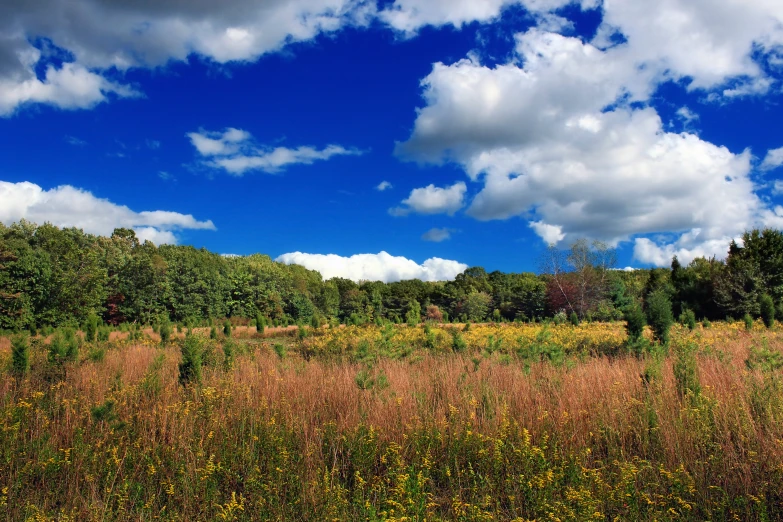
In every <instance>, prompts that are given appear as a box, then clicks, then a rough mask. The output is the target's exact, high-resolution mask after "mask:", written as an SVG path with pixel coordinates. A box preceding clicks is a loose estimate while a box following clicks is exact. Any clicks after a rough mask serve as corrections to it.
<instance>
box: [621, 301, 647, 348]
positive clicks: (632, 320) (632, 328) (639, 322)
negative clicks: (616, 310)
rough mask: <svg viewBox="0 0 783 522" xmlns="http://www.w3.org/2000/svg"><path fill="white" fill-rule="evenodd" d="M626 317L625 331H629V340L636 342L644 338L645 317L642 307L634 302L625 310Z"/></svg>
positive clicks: (624, 315)
mask: <svg viewBox="0 0 783 522" xmlns="http://www.w3.org/2000/svg"><path fill="white" fill-rule="evenodd" d="M623 318H624V319H625V331H626V332H627V333H628V340H629V341H630V342H636V341H638V340H640V339H641V338H642V334H643V333H644V325H645V322H646V321H645V318H644V313H643V312H642V308H641V307H640V306H639V305H638V304H632V305H629V306H627V307H626V308H625V311H624V312H623Z"/></svg>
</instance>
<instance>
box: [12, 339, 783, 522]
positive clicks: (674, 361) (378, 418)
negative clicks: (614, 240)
mask: <svg viewBox="0 0 783 522" xmlns="http://www.w3.org/2000/svg"><path fill="white" fill-rule="evenodd" d="M237 330H239V331H235V332H233V333H232V336H233V337H232V341H231V342H232V343H233V344H232V347H231V349H230V350H229V352H228V353H230V354H231V357H232V359H233V360H232V361H231V364H226V363H225V361H224V358H225V357H226V355H225V354H226V352H225V351H224V350H223V349H221V348H222V346H221V345H222V344H223V343H224V342H225V340H224V339H222V338H221V339H219V340H217V341H213V340H209V339H207V337H208V336H209V331H208V329H207V330H206V331H205V332H200V333H198V334H197V335H199V336H201V337H203V342H202V350H203V352H202V354H201V355H202V360H203V362H204V368H203V372H202V376H201V383H200V384H190V385H188V386H184V387H183V386H180V385H179V384H178V380H179V369H178V365H179V363H180V360H181V355H180V346H181V344H182V340H181V337H182V335H179V336H177V335H172V337H173V339H172V340H171V341H170V342H169V343H168V344H166V345H165V346H163V347H161V346H160V342H159V339H158V338H156V337H155V336H154V334H151V332H149V333H148V334H147V335H146V336H145V339H144V340H142V341H130V340H129V339H126V340H123V339H122V338H121V337H122V336H119V337H118V336H117V335H114V336H113V340H112V341H109V342H103V343H95V344H92V345H84V346H82V347H81V348H80V350H79V360H78V361H75V362H65V363H63V364H62V367H60V368H56V369H53V368H52V363H49V362H47V349H46V345H45V341H44V340H35V341H34V342H33V346H32V348H31V368H32V369H31V372H30V373H29V374H28V375H27V376H26V377H25V378H23V379H15V378H13V377H11V376H10V374H9V373H5V374H4V377H3V379H2V380H1V381H0V519H5V520H26V519H30V520H80V521H81V520H85V521H93V520H95V521H97V520H615V519H617V520H733V519H739V520H778V519H781V518H783V510H782V509H783V508H781V506H783V496H781V495H783V393H781V392H783V381H782V380H781V377H782V376H781V375H780V373H781V367H782V366H783V353H782V352H781V351H782V350H783V339H782V338H781V332H780V331H777V330H763V329H762V328H756V329H755V330H754V331H751V332H746V331H744V326H742V327H741V328H740V327H739V326H738V325H727V324H720V325H719V324H714V325H712V327H711V328H709V329H702V328H697V329H696V330H695V331H689V330H686V329H680V328H678V329H675V330H674V331H673V339H672V344H671V346H670V347H669V349H668V352H667V351H664V350H661V349H656V350H653V351H652V352H651V353H646V354H644V355H642V356H639V357H636V356H633V355H628V354H625V353H624V351H623V349H622V343H623V341H624V333H623V327H622V325H621V324H583V325H580V326H576V327H574V326H570V325H568V326H567V325H562V326H557V327H553V326H548V327H542V326H541V325H504V326H472V327H470V328H469V329H468V330H467V331H463V330H464V329H463V328H461V327H460V328H459V329H452V328H438V327H427V328H425V327H416V328H410V327H384V328H378V327H362V328H359V327H350V328H342V329H335V330H329V329H322V330H319V331H316V332H313V331H308V332H306V334H305V333H304V332H299V331H297V330H296V329H293V330H292V331H291V332H286V334H287V335H285V336H280V335H279V334H278V333H275V332H270V333H268V334H267V337H259V336H257V335H254V333H253V332H252V331H250V330H248V331H244V332H243V331H241V330H240V329H237ZM251 330H252V329H251ZM457 335H458V336H459V338H461V339H462V344H460V343H455V341H454V339H455V337H456V336H457ZM300 337H301V338H300ZM455 350H456V351H455ZM10 359H11V356H10V343H9V342H8V341H7V340H3V341H2V342H0V367H2V368H6V367H7V366H8V365H9V364H10ZM689 379H690V380H689ZM694 379H695V382H696V383H697V384H698V387H694V386H693V382H694ZM689 382H690V383H691V384H690V385H689V384H688V383H689Z"/></svg>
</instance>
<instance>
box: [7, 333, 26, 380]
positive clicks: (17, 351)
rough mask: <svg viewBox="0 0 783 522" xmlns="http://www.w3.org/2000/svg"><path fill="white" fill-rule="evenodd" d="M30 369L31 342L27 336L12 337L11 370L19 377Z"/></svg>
mask: <svg viewBox="0 0 783 522" xmlns="http://www.w3.org/2000/svg"><path fill="white" fill-rule="evenodd" d="M29 369H30V344H29V342H28V340H27V337H25V336H23V335H17V336H15V337H14V338H13V339H11V372H12V373H13V374H14V376H16V377H17V378H21V377H24V375H25V374H26V373H27V372H28V370H29Z"/></svg>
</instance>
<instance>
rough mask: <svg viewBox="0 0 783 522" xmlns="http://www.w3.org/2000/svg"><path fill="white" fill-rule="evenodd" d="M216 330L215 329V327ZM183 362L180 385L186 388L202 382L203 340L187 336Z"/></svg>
mask: <svg viewBox="0 0 783 522" xmlns="http://www.w3.org/2000/svg"><path fill="white" fill-rule="evenodd" d="M213 328H214V327H213ZM181 351H182V361H181V362H180V363H179V383H180V384H181V385H183V386H186V385H187V384H190V383H196V384H197V383H200V382H201V352H202V346H201V340H200V339H199V338H198V337H197V336H195V335H187V336H186V337H185V342H183V343H182V350H181Z"/></svg>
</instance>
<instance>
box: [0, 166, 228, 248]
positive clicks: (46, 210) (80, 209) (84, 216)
mask: <svg viewBox="0 0 783 522" xmlns="http://www.w3.org/2000/svg"><path fill="white" fill-rule="evenodd" d="M20 219H27V220H28V221H32V222H35V223H38V224H43V223H45V222H49V223H52V224H53V225H56V226H59V227H76V228H81V229H83V230H84V231H85V232H87V233H90V234H99V235H105V236H108V235H111V233H112V232H113V231H114V229H115V228H120V227H124V228H132V229H134V230H135V231H136V235H137V236H138V237H139V239H140V240H141V241H144V240H147V239H149V240H150V241H152V242H153V243H157V244H161V243H171V244H174V243H176V242H177V238H176V236H175V234H174V233H175V232H176V231H178V230H215V225H214V224H213V223H212V221H198V220H197V219H196V218H194V217H193V216H192V215H190V214H180V213H178V212H168V211H163V210H155V211H144V212H134V211H133V210H131V209H129V208H128V207H126V206H123V205H117V204H115V203H112V202H111V201H109V200H107V199H102V198H97V197H95V196H94V195H92V194H91V193H90V192H87V191H85V190H81V189H78V188H75V187H71V186H69V185H63V186H60V187H57V188H53V189H51V190H44V189H43V188H41V187H40V186H38V185H36V184H34V183H29V182H26V181H23V182H20V183H10V182H6V181H0V222H2V223H5V224H10V223H13V222H15V221H19V220H20Z"/></svg>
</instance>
